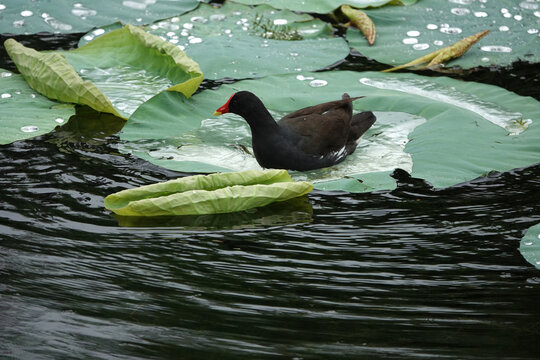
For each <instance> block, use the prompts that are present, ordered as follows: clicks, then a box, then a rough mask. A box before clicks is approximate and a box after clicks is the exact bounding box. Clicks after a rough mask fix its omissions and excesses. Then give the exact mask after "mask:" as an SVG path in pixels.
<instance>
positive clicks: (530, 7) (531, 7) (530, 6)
mask: <svg viewBox="0 0 540 360" xmlns="http://www.w3.org/2000/svg"><path fill="white" fill-rule="evenodd" d="M519 6H521V7H522V8H523V9H527V10H536V9H538V4H535V3H534V2H529V1H523V2H521V3H520V4H519Z"/></svg>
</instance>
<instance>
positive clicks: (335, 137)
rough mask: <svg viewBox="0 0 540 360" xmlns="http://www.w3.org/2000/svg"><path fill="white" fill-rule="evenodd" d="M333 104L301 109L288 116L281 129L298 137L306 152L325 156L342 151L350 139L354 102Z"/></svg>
mask: <svg viewBox="0 0 540 360" xmlns="http://www.w3.org/2000/svg"><path fill="white" fill-rule="evenodd" d="M356 99H358V98H350V97H349V95H348V94H343V97H342V100H336V101H330V102H327V103H323V104H319V105H314V106H310V107H306V108H303V109H300V110H297V111H295V112H293V113H291V114H288V115H286V116H284V117H283V118H282V119H281V120H280V121H279V126H280V127H282V128H283V129H286V130H288V131H289V132H290V133H292V134H295V135H296V139H295V141H297V145H298V146H299V147H300V148H301V149H302V150H303V151H304V152H306V153H308V154H313V155H325V154H327V153H329V152H333V151H339V150H340V149H342V148H343V147H344V146H345V144H346V142H347V139H348V137H349V130H350V121H351V117H352V104H351V102H352V101H353V100H356Z"/></svg>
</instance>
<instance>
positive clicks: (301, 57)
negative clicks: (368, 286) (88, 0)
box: [0, 0, 540, 191]
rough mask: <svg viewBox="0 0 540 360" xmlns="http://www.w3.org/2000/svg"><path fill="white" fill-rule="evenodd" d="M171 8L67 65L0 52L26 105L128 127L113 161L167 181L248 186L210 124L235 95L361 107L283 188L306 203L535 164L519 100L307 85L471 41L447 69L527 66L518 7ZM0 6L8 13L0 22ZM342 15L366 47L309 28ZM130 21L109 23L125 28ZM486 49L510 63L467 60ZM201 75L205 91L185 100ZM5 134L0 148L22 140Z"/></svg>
mask: <svg viewBox="0 0 540 360" xmlns="http://www.w3.org/2000/svg"><path fill="white" fill-rule="evenodd" d="M135 2H136V1H134V2H133V4H131V5H133V6H135V5H134V3H135ZM23 3H24V2H21V3H20V4H23ZM124 3H125V2H124ZM181 3H185V4H184V5H186V10H185V11H178V12H176V13H172V14H171V13H168V14H167V16H162V17H161V18H160V20H157V21H154V22H151V23H148V24H146V25H143V23H145V22H147V20H144V19H142V18H141V19H142V20H140V21H139V19H138V18H137V19H136V24H138V25H140V26H135V25H130V24H128V25H125V26H123V25H121V24H119V23H112V24H109V25H107V26H99V27H97V28H95V29H93V30H91V31H90V32H88V33H86V34H85V35H83V36H82V37H81V41H80V47H79V48H78V49H75V50H71V51H53V52H37V51H34V50H32V49H28V48H25V47H24V46H22V45H21V44H19V43H17V42H16V41H15V40H9V41H8V42H6V49H7V51H8V52H9V53H10V55H11V56H12V58H13V59H14V61H15V62H16V64H17V67H18V69H19V71H20V72H21V74H22V76H23V77H24V78H25V80H26V81H27V82H28V83H29V84H30V85H31V86H32V87H33V88H34V89H35V90H36V91H37V92H39V93H41V94H44V95H45V96H47V97H49V98H52V99H56V100H58V101H62V102H67V103H76V104H84V105H88V106H90V107H93V108H94V109H97V110H99V111H107V112H110V113H112V114H115V115H117V116H119V117H122V118H124V119H128V121H127V123H126V125H125V127H124V128H123V130H122V131H121V133H120V134H119V137H120V139H121V140H122V142H121V143H120V145H119V147H120V150H121V151H123V152H126V153H131V154H134V155H136V156H138V157H141V158H143V159H145V160H148V161H150V162H152V163H154V164H157V165H159V166H163V167H167V168H170V169H174V170H180V171H184V172H194V173H208V172H216V171H224V172H230V171H242V170H246V169H253V170H260V167H259V165H258V164H257V162H256V161H255V158H254V157H253V152H252V150H251V140H250V132H249V128H248V126H247V124H246V123H245V122H244V121H243V120H242V119H241V118H239V117H238V116H235V115H231V114H227V115H225V116H223V117H221V118H219V119H217V118H216V117H214V116H212V115H211V114H212V113H213V111H214V110H215V109H216V108H217V107H218V106H219V105H221V104H223V103H224V101H225V100H226V99H228V98H229V97H230V96H231V95H232V93H234V92H236V91H239V90H250V91H252V92H254V93H256V94H257V95H258V96H259V97H260V98H261V99H262V100H263V102H264V103H265V105H266V106H267V107H268V108H269V110H270V111H271V113H272V114H273V116H274V117H275V118H276V119H279V118H280V117H281V116H283V115H285V114H286V113H288V112H290V111H293V110H296V109H298V108H301V107H305V106H309V105H313V104H315V103H320V102H326V101H331V100H335V99H339V98H340V97H341V95H342V94H343V93H345V92H347V93H349V94H351V96H366V97H365V98H363V99H361V100H358V101H355V103H354V108H355V111H363V110H372V111H375V112H376V115H377V118H378V121H377V123H376V124H375V126H374V127H373V128H372V129H371V130H370V131H368V133H366V135H365V136H364V137H363V139H362V140H361V143H360V146H359V148H358V149H357V151H356V152H355V153H354V154H353V155H352V156H350V157H349V158H348V159H347V160H346V161H345V162H343V163H342V164H339V165H337V166H334V167H332V168H328V169H321V170H317V171H312V172H297V173H292V176H293V178H294V179H296V180H300V181H302V180H309V181H311V182H314V183H315V186H316V187H317V188H320V189H329V190H348V191H372V190H380V189H392V188H394V187H395V182H394V180H393V179H392V178H391V177H390V176H389V174H390V173H391V172H392V171H393V170H394V169H396V168H401V169H404V170H406V171H407V172H409V173H411V174H412V175H413V176H415V177H419V178H423V179H425V180H427V181H429V182H430V183H431V184H433V185H434V186H435V187H446V186H451V185H454V184H457V183H460V182H464V181H468V180H471V179H473V178H475V177H479V176H482V175H484V174H486V173H489V172H490V171H492V170H498V171H505V170H509V169H512V168H515V167H520V166H526V165H529V164H532V163H535V162H537V161H538V154H539V152H540V149H539V147H538V142H537V141H535V139H537V138H538V135H539V134H538V132H539V127H538V120H539V119H540V114H539V110H538V109H539V106H538V102H537V101H536V100H534V99H531V98H523V97H519V96H517V95H515V94H513V93H510V92H508V91H505V90H503V89H500V88H497V87H493V86H487V85H481V84H476V83H465V82H461V81H457V80H451V79H447V78H444V77H440V78H428V77H422V76H418V75H411V74H383V73H374V72H365V73H362V72H349V71H320V70H322V69H325V68H328V67H330V66H332V64H335V63H337V62H340V61H342V60H343V59H344V58H345V57H346V56H347V55H348V54H349V52H350V50H351V48H356V49H357V50H359V51H360V52H362V53H363V54H365V55H367V56H369V57H373V58H375V59H377V60H379V61H381V62H385V63H388V64H391V65H399V64H403V63H406V62H407V61H409V60H412V59H414V58H416V57H418V56H419V55H422V54H425V53H428V52H432V51H433V50H435V49H439V48H442V47H444V46H446V45H449V44H451V43H454V42H455V41H457V40H459V39H462V38H463V37H465V36H467V35H469V34H474V33H477V32H478V30H480V29H481V30H484V29H489V30H490V33H489V34H488V35H486V36H485V37H484V38H483V39H482V40H481V42H479V43H476V44H469V45H468V46H470V47H471V49H470V51H469V52H467V53H465V55H463V56H462V57H461V58H459V59H457V60H453V61H452V62H451V63H449V64H451V65H453V64H458V65H461V66H463V67H470V66H476V65H477V64H478V63H481V64H490V63H492V62H497V63H500V64H507V63H510V62H511V61H514V60H515V59H516V56H517V57H520V58H524V59H529V60H531V61H537V58H536V56H537V54H536V53H534V54H533V55H531V56H529V55H530V53H533V52H532V51H531V50H530V49H533V48H534V41H535V40H536V41H538V35H537V34H536V33H535V32H534V29H535V28H536V27H537V25H538V20H537V19H538V18H539V16H538V14H537V13H538V11H537V10H535V8H534V6H536V5H537V4H536V3H534V2H529V1H524V2H523V3H520V4H518V5H515V4H514V5H512V6H511V5H510V3H509V2H508V4H507V2H506V1H502V2H501V3H500V4H497V5H493V4H490V3H487V2H485V1H480V0H479V1H476V2H473V1H468V0H467V1H466V0H459V1H458V0H449V1H443V2H439V1H434V0H423V1H421V2H418V3H416V1H395V0H394V1H384V0H352V1H349V2H347V4H348V5H349V7H348V8H347V7H343V6H342V5H344V4H343V3H342V2H340V1H337V0H324V1H297V2H296V1H281V0H270V1H262V0H261V1H258V0H236V1H230V0H227V1H225V2H224V3H223V4H220V5H216V4H212V3H210V4H207V3H200V4H198V5H197V6H196V8H195V7H191V8H190V7H189V6H191V5H189V6H188V4H189V3H190V2H189V1H186V2H181ZM96 4H97V3H96ZM145 4H147V3H146V2H145ZM155 4H162V2H161V1H156V2H155ZM8 5H9V6H10V7H12V6H15V5H13V4H6V6H5V9H0V11H6V10H7V9H8ZM34 5H35V4H34ZM383 5H387V6H383ZM404 5H405V6H404ZM406 5H408V6H406ZM36 6H37V5H36ZM84 6H86V5H84ZM97 6H98V5H96V7H97ZM141 6H142V5H141ZM74 7H77V8H79V7H80V6H79V5H77V6H74ZM150 8H151V6H150V5H149V4H147V10H148V11H147V13H148V14H150V13H152V11H150ZM344 8H345V9H355V11H357V10H358V9H362V11H364V12H365V13H366V14H368V15H369V17H370V18H371V19H372V20H373V30H374V28H375V26H376V29H377V31H376V32H375V31H373V32H371V33H370V34H371V35H370V36H371V37H372V38H371V40H376V41H375V43H374V44H373V46H369V45H368V41H366V39H365V38H364V37H363V36H362V35H360V33H359V31H357V30H355V29H354V28H349V29H348V30H347V31H346V34H345V39H346V40H347V41H345V39H344V38H343V37H340V36H337V35H336V34H335V28H333V27H332V24H330V23H329V22H326V21H323V20H321V19H326V20H328V19H331V18H332V16H334V15H333V14H335V13H336V11H338V9H342V10H343V9H344ZM171 9H172V10H173V11H174V10H175V9H176V8H174V7H172V8H171ZM113 13H114V11H111V14H113ZM314 13H319V14H329V16H328V17H314V16H313V15H310V14H314ZM51 14H53V12H52V11H51ZM156 14H162V13H161V12H156ZM131 15H132V14H131V13H129V12H128V13H127V15H126V17H125V18H122V19H121V20H123V21H125V22H132V19H131V18H130V16H131ZM170 15H174V16H172V17H171V16H170ZM420 15H421V16H420ZM31 18H32V17H31V16H29V17H28V20H29V21H30V19H31ZM145 19H146V18H145ZM334 25H335V24H334ZM511 25H512V26H511ZM370 26H371V25H370ZM506 28H508V31H506ZM527 28H528V29H527ZM529 30H530V31H529ZM375 33H376V35H375ZM483 34H484V35H485V34H486V32H484V33H483ZM373 36H374V37H373ZM368 37H369V36H368ZM514 37H515V39H520V41H521V40H524V41H521V42H519V43H518V42H517V40H512V39H514ZM347 42H348V43H347ZM490 44H492V45H493V46H495V45H496V46H498V48H497V49H499V50H501V49H503V47H504V46H507V47H512V51H503V50H501V51H498V50H494V51H487V50H485V49H484V50H483V49H482V47H485V46H491V45H490ZM503 44H504V45H503ZM426 45H427V46H426ZM491 49H494V48H491ZM479 52H480V53H479ZM487 53H490V54H491V53H493V54H492V55H493V56H492V55H489V56H488V55H486V54H487ZM499 55H501V56H502V57H500V58H499V57H497V56H499ZM485 58H488V60H485ZM203 73H204V76H205V77H206V79H210V80H214V81H216V82H212V83H211V84H216V85H220V86H219V88H217V89H216V88H212V86H213V85H210V86H206V87H205V88H206V90H203V91H199V92H198V93H196V91H197V90H198V87H199V84H201V81H202V80H203ZM242 79H248V80H242ZM0 80H1V79H0ZM193 94H195V95H194V96H191V95H193ZM44 114H45V113H44ZM17 127H18V128H19V129H20V128H21V126H19V123H17V125H15V126H13V128H15V129H17ZM43 129H47V128H46V127H43ZM19 132H20V133H19V134H18V136H17V135H16V132H15V133H14V134H11V135H9V137H6V138H5V139H4V140H3V141H4V142H9V141H14V140H17V139H23V138H26V137H27V134H23V133H22V131H19ZM0 136H2V135H0Z"/></svg>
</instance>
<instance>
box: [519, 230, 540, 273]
mask: <svg viewBox="0 0 540 360" xmlns="http://www.w3.org/2000/svg"><path fill="white" fill-rule="evenodd" d="M519 252H520V253H521V255H523V257H524V258H525V260H527V261H528V262H530V263H531V264H532V265H534V266H535V267H536V268H537V269H540V224H538V225H535V226H533V227H531V228H530V229H529V230H527V232H526V233H525V236H523V238H522V239H521V243H520V244H519Z"/></svg>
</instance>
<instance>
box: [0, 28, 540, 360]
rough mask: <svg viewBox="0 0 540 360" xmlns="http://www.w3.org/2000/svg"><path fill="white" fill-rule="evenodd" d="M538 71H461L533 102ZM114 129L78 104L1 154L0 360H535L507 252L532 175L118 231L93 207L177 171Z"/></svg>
mask: <svg viewBox="0 0 540 360" xmlns="http://www.w3.org/2000/svg"><path fill="white" fill-rule="evenodd" d="M55 39H56V40H58V39H57V38H55ZM26 40H27V41H37V40H36V39H30V38H28V39H26ZM48 41H52V40H50V39H49V40H46V41H45V44H47V43H48ZM70 41H71V40H70V39H69V38H65V39H61V41H60V44H57V43H55V42H54V41H53V42H51V45H50V47H58V46H60V47H62V46H64V47H69V45H70V44H71V42H70ZM1 61H2V67H9V66H10V65H9V63H8V61H7V60H6V59H5V58H2V59H1ZM361 66H367V68H368V69H377V67H378V65H377V64H372V63H370V62H369V61H365V60H362V59H361V58H360V57H358V56H351V57H350V58H349V59H348V61H347V62H345V63H343V64H339V65H338V66H337V67H338V68H347V69H350V68H355V69H358V68H360V67H361ZM536 70H537V69H535V68H534V67H532V66H529V65H526V64H520V65H517V66H516V67H515V68H514V69H510V70H505V71H503V70H500V69H484V70H482V71H480V72H477V73H474V74H465V75H464V74H460V75H459V76H464V77H465V78H468V79H470V78H471V77H476V78H475V80H478V81H483V82H489V83H498V82H502V83H504V85H505V86H506V87H507V88H509V89H511V90H515V91H517V92H520V93H522V94H524V95H534V96H535V97H536V98H538V97H539V96H540V89H539V88H538V73H537V72H535V71H536ZM456 76H458V75H456ZM523 76H524V78H523V79H520V77H523ZM505 79H506V80H505ZM512 79H513V81H510V80H512ZM535 79H536V80H535ZM214 85H215V84H214V83H206V86H214ZM88 118H91V119H92V120H93V122H92V123H93V124H96V123H97V124H98V125H97V126H93V125H89V122H88V121H85V120H88ZM120 126H121V123H120V122H119V121H117V120H116V119H114V118H111V117H110V116H106V115H98V114H95V113H92V112H90V111H88V110H86V109H80V110H79V114H78V115H77V116H75V117H73V118H72V119H71V120H70V122H69V123H68V124H67V125H66V126H64V127H63V128H59V129H57V130H56V131H55V132H53V133H51V134H48V135H45V136H42V137H39V138H35V139H31V140H28V141H20V142H16V143H14V144H10V145H5V146H1V147H0V277H1V281H0V358H8V359H9V358H15V359H68V358H69V359H72V358H78V359H83V358H84V359H169V358H170V359H297V360H299V359H421V358H426V359H433V358H441V359H495V358H497V359H538V358H540V348H539V346H538V344H539V339H540V306H539V304H540V272H539V271H538V270H536V269H535V268H534V267H533V266H531V265H530V264H528V263H527V262H526V261H525V260H524V259H523V258H522V257H521V255H520V254H519V251H518V246H519V241H520V238H521V237H522V236H523V234H524V232H525V230H526V229H527V228H528V227H530V226H532V225H534V224H536V223H538V222H539V221H540V211H539V210H540V206H539V204H540V165H536V166H532V167H529V168H526V169H518V170H515V171H512V172H509V173H503V174H491V175H490V176H489V177H486V178H483V179H479V180H476V181H473V182H471V183H467V184H462V185H460V186H456V187H453V188H449V189H445V190H438V191H435V190H432V189H430V188H429V186H427V185H426V184H424V183H423V182H422V181H418V180H415V179H410V178H407V176H406V175H405V174H402V173H400V172H397V173H396V174H395V176H396V177H397V178H398V179H399V188H398V189H397V190H395V191H391V192H378V193H372V194H348V193H330V192H328V193H326V192H320V191H315V192H313V193H311V194H310V195H309V197H308V198H307V199H303V200H300V201H295V202H291V203H288V204H286V206H274V207H271V208H265V209H259V210H255V211H252V212H249V213H242V214H233V215H221V216H205V217H188V218H180V219H178V218H164V219H160V221H159V222H144V221H139V222H132V221H128V220H126V219H117V218H114V217H113V216H111V214H110V213H109V212H108V211H106V210H105V209H104V208H103V198H104V197H105V196H106V195H108V194H110V193H112V192H115V191H118V190H121V189H125V188H130V187H134V186H138V185H142V184H149V183H152V182H156V181H163V180H167V179H170V178H175V177H177V176H180V175H182V174H178V173H174V172H170V171H167V170H163V169H159V168H157V167H154V166H152V165H149V164H147V163H145V162H143V161H141V160H137V159H135V158H133V157H130V156H126V155H121V154H119V153H118V151H117V149H116V143H117V142H118V139H117V138H116V136H115V135H114V132H115V131H117V130H118V128H119V127H120ZM124 225H130V227H126V226H124Z"/></svg>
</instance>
